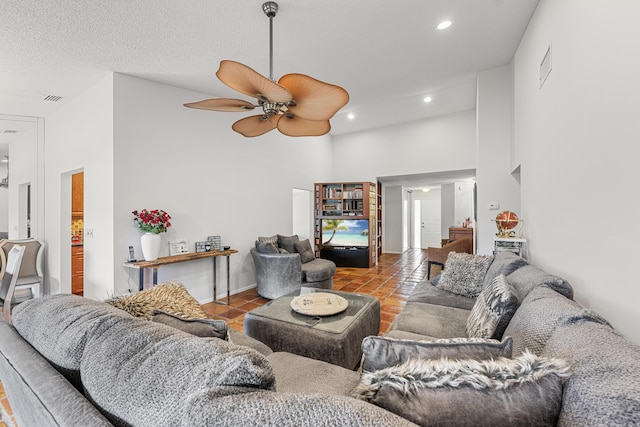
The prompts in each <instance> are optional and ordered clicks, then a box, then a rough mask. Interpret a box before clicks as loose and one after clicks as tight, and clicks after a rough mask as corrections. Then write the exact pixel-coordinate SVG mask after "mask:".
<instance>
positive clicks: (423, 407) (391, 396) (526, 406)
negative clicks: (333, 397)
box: [354, 353, 570, 426]
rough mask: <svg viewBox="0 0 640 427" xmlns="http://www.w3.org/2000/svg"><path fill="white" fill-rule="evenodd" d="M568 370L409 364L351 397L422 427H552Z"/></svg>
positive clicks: (367, 379)
mask: <svg viewBox="0 0 640 427" xmlns="http://www.w3.org/2000/svg"><path fill="white" fill-rule="evenodd" d="M569 375H570V366H569V364H568V363H567V362H565V361H563V360H560V359H546V358H544V359H542V358H539V357H537V356H535V355H532V354H530V353H526V354H524V355H521V356H520V357H518V358H516V359H508V358H500V359H498V360H484V361H478V360H471V359H462V360H448V359H423V360H419V359H412V360H410V361H409V362H407V363H404V364H402V365H397V366H393V367H390V368H386V369H382V370H380V371H376V372H365V373H363V374H362V377H361V382H360V385H359V386H358V387H357V388H356V389H355V391H354V396H355V397H357V398H360V399H363V400H366V401H368V402H371V403H373V404H375V405H378V406H381V407H383V408H385V409H387V410H389V411H391V412H393V413H396V414H398V415H401V416H403V417H405V418H407V419H408V420H410V421H413V422H414V423H416V424H419V425H422V426H431V425H445V424H446V425H447V426H496V425H513V426H517V425H548V426H554V425H556V421H557V419H558V415H559V413H560V409H561V402H562V383H563V380H564V379H565V378H567V377H568V376H569Z"/></svg>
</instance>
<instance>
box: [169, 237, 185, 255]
mask: <svg viewBox="0 0 640 427" xmlns="http://www.w3.org/2000/svg"><path fill="white" fill-rule="evenodd" d="M188 253H189V243H188V242H187V241H186V240H177V241H175V242H169V255H171V256H174V255H181V254H188Z"/></svg>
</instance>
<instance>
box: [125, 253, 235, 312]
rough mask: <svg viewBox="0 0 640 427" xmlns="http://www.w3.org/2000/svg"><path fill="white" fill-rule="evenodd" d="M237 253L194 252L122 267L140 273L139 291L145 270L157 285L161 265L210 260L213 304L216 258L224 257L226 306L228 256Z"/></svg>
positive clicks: (215, 299)
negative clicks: (225, 262)
mask: <svg viewBox="0 0 640 427" xmlns="http://www.w3.org/2000/svg"><path fill="white" fill-rule="evenodd" d="M236 253H238V251H237V250H235V249H227V250H226V251H209V252H194V253H189V254H180V255H173V256H166V257H161V258H158V259H157V260H155V261H135V262H125V263H124V266H125V267H127V268H135V269H138V270H139V271H140V273H139V282H138V287H139V290H142V289H143V287H144V271H145V270H146V269H152V271H153V280H152V284H153V285H157V284H158V268H160V266H162V265H168V264H175V263H178V262H185V261H195V260H197V259H203V258H212V259H213V302H218V301H217V295H216V293H217V290H218V289H217V277H216V276H217V274H216V273H217V262H216V260H217V259H218V257H221V256H223V257H226V258H227V304H229V300H230V299H231V285H230V280H229V276H230V269H229V256H230V255H231V254H236Z"/></svg>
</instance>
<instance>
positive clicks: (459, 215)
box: [453, 181, 473, 227]
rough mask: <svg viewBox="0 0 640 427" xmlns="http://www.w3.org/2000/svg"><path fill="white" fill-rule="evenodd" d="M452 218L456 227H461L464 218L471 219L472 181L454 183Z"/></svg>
mask: <svg viewBox="0 0 640 427" xmlns="http://www.w3.org/2000/svg"><path fill="white" fill-rule="evenodd" d="M454 188H455V191H454V200H455V205H454V212H455V213H454V216H455V224H453V225H455V226H456V227H462V222H463V221H464V220H465V219H466V218H471V219H473V181H460V182H456V183H454Z"/></svg>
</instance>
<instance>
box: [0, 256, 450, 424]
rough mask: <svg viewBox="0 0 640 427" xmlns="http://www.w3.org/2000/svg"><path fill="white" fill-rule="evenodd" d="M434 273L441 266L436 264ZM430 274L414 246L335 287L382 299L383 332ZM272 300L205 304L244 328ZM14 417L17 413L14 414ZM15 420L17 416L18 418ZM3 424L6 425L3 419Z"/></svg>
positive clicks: (248, 296) (342, 278)
mask: <svg viewBox="0 0 640 427" xmlns="http://www.w3.org/2000/svg"><path fill="white" fill-rule="evenodd" d="M432 269H433V270H432V272H431V274H432V276H435V275H436V274H438V272H439V267H437V266H433V267H432ZM426 277H427V251H426V250H420V249H410V250H408V251H405V252H404V253H402V254H383V255H382V256H381V257H380V260H379V261H378V265H377V266H375V267H372V268H345V267H340V268H338V270H337V272H336V275H335V277H334V280H333V282H334V283H333V288H334V289H335V290H338V291H344V292H357V293H361V294H369V295H373V296H375V297H377V298H378V299H379V300H380V333H384V332H386V330H387V328H388V327H389V325H390V324H391V322H392V321H393V319H394V318H395V317H396V314H398V313H399V312H400V310H402V307H404V304H405V302H406V300H407V298H408V297H409V295H410V294H411V291H413V288H414V287H415V284H416V283H417V282H420V281H422V280H424V279H425V278H426ZM268 301H269V300H267V299H265V298H262V297H260V296H259V295H258V293H257V292H256V290H255V289H251V290H248V291H245V292H241V293H239V294H236V295H232V296H231V303H230V305H228V306H226V305H220V304H214V303H208V304H204V305H203V306H202V308H203V309H204V311H205V312H206V313H207V315H208V316H209V317H211V318H215V319H223V320H226V321H227V324H228V325H229V326H230V327H232V328H234V329H236V330H238V331H240V332H242V330H243V326H242V322H243V321H244V315H245V314H246V313H247V312H248V311H251V310H253V309H254V308H256V307H259V306H260V305H262V304H264V303H266V302H268ZM0 404H2V406H3V407H4V408H5V411H7V413H8V414H9V415H10V416H11V415H12V412H11V406H9V401H8V399H7V397H6V394H5V392H4V388H3V387H2V382H0ZM12 420H13V417H12ZM14 421H15V420H14ZM0 427H5V425H4V423H3V422H0Z"/></svg>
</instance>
